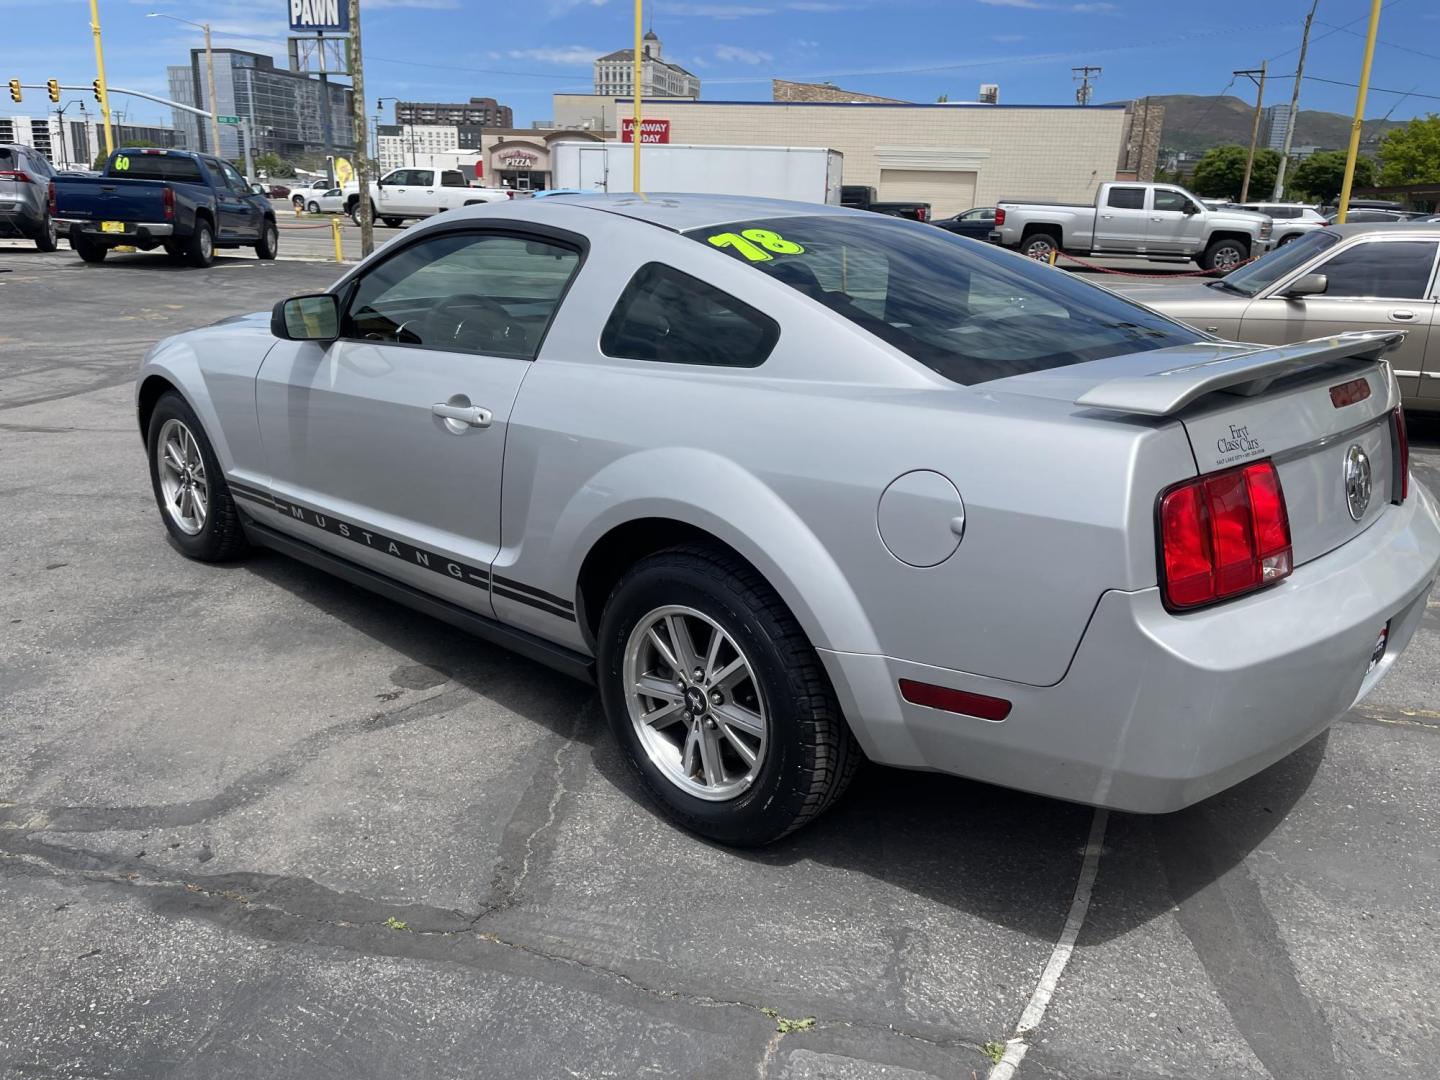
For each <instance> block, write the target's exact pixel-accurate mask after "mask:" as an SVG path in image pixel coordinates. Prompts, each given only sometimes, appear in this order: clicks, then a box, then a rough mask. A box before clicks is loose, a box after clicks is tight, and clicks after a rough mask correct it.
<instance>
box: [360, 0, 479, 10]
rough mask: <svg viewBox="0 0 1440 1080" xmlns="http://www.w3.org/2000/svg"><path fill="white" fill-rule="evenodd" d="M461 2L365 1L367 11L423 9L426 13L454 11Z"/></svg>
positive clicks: (430, 0) (428, 0)
mask: <svg viewBox="0 0 1440 1080" xmlns="http://www.w3.org/2000/svg"><path fill="white" fill-rule="evenodd" d="M459 6H460V0H365V10H366V11H377V10H380V9H382V8H422V9H424V10H426V11H454V10H455V9H456V8H458V7H459Z"/></svg>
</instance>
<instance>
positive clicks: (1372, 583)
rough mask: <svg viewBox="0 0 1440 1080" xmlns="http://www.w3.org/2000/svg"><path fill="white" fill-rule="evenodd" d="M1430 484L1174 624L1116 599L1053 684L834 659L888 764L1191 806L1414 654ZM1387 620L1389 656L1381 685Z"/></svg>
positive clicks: (1155, 604)
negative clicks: (986, 712) (1306, 557)
mask: <svg viewBox="0 0 1440 1080" xmlns="http://www.w3.org/2000/svg"><path fill="white" fill-rule="evenodd" d="M1414 490H1415V495H1413V496H1412V497H1411V499H1410V500H1409V502H1408V503H1407V504H1406V505H1405V506H1403V507H1395V508H1392V510H1391V511H1390V512H1389V513H1387V514H1386V516H1385V517H1384V518H1382V519H1381V520H1379V521H1378V522H1376V524H1375V525H1373V526H1372V527H1371V528H1370V529H1368V530H1367V531H1366V532H1365V533H1364V534H1363V535H1361V536H1359V537H1357V538H1355V539H1354V540H1352V541H1351V542H1350V543H1348V544H1346V545H1345V546H1344V547H1343V548H1340V549H1338V550H1336V551H1332V552H1330V553H1329V554H1327V555H1324V556H1322V557H1320V558H1318V559H1315V560H1313V561H1311V562H1309V563H1307V564H1306V565H1304V566H1302V567H1300V568H1299V569H1298V570H1297V571H1296V572H1295V573H1294V574H1293V575H1292V576H1291V577H1290V578H1288V579H1286V580H1285V581H1284V582H1282V583H1281V584H1280V585H1278V586H1276V587H1274V588H1272V589H1268V590H1266V591H1263V592H1260V593H1256V594H1253V595H1251V596H1249V597H1245V598H1243V599H1240V600H1236V601H1233V602H1231V603H1228V604H1222V605H1220V606H1218V607H1216V608H1213V609H1210V610H1208V611H1200V612H1195V613H1193V614H1190V615H1184V616H1175V615H1171V614H1169V613H1167V612H1166V611H1165V609H1164V607H1163V606H1162V604H1161V602H1160V596H1159V591H1158V590H1157V589H1153V588H1152V589H1145V590H1141V591H1139V592H1133V593H1125V592H1114V591H1112V592H1107V593H1105V594H1103V595H1102V596H1101V598H1100V601H1099V603H1098V604H1097V605H1096V608H1095V613H1094V615H1093V617H1092V619H1091V621H1090V625H1089V626H1088V627H1087V629H1086V631H1085V635H1084V638H1083V639H1082V641H1081V642H1080V645H1079V648H1078V649H1077V650H1076V653H1075V657H1074V659H1073V661H1072V663H1071V666H1070V669H1069V671H1068V672H1067V673H1066V675H1065V677H1064V678H1063V679H1062V680H1061V681H1060V682H1059V683H1057V684H1055V685H1054V686H1049V687H1035V686H1026V685H1022V684H1017V683H1007V682H1002V681H999V680H994V679H985V678H981V677H978V676H973V675H969V674H966V673H963V672H958V671H951V670H947V669H944V668H935V667H928V666H925V665H920V664H914V663H910V662H908V661H905V660H901V659H897V658H894V657H887V656H874V655H859V654H854V653H835V652H824V651H822V656H823V658H824V660H825V662H826V664H827V666H828V667H829V669H830V671H831V674H832V679H833V681H834V683H835V685H836V688H837V692H838V693H839V694H840V696H841V701H842V705H843V706H844V707H845V710H846V714H847V716H848V717H850V718H851V726H852V728H854V729H855V733H856V736H857V738H859V739H860V742H861V744H862V745H863V746H864V747H865V750H866V752H867V753H868V754H869V755H870V756H871V757H872V758H874V759H875V760H877V761H880V762H883V763H886V764H892V765H898V766H903V767H910V768H920V769H931V770H936V771H940V772H948V773H954V774H957V775H961V776H968V777H973V778H975V779H978V780H985V781H988V782H991V783H996V784H1003V785H1005V786H1007V787H1014V788H1020V789H1022V790H1025V791H1032V792H1036V793H1038V794H1042V795H1049V796H1054V797H1056V798H1062V799H1069V800H1073V801H1075V802H1082V803H1088V804H1091V805H1096V806H1108V807H1113V808H1115V809H1120V810H1130V811H1138V812H1142V813H1163V812H1168V811H1172V810H1178V809H1181V808H1182V807H1185V806H1188V805H1190V804H1191V803H1195V802H1198V801H1200V800H1201V799H1204V798H1206V797H1207V796H1210V795H1213V794H1214V793H1216V792H1218V791H1222V790H1224V789H1225V788H1227V787H1230V786H1231V785H1232V784H1236V783H1238V782H1239V781H1241V780H1244V779H1245V778H1246V777H1249V776H1251V775H1253V774H1254V773H1256V772H1259V771H1260V770H1261V769H1263V768H1265V767H1266V766H1268V765H1270V764H1273V763H1274V762H1276V761H1278V760H1280V759H1281V758H1282V757H1285V756H1286V755H1287V754H1289V753H1290V752H1292V751H1293V750H1295V749H1297V748H1298V747H1300V746H1302V745H1304V744H1305V743H1306V742H1308V741H1309V740H1310V739H1312V738H1314V737H1315V736H1316V735H1317V734H1319V733H1320V732H1321V731H1323V730H1325V728H1327V727H1328V726H1329V725H1330V724H1331V723H1333V722H1334V721H1335V720H1336V719H1338V718H1339V717H1340V716H1342V715H1343V714H1344V713H1345V712H1346V710H1348V709H1349V708H1350V707H1351V706H1352V705H1354V704H1355V703H1356V702H1358V701H1359V700H1360V699H1361V698H1363V697H1364V696H1365V695H1366V694H1368V693H1369V692H1370V690H1371V689H1372V688H1373V687H1374V686H1375V685H1376V683H1378V682H1379V681H1380V679H1382V678H1383V677H1384V676H1385V674H1386V672H1388V671H1389V669H1390V667H1391V666H1392V665H1393V664H1394V663H1395V660H1396V658H1397V657H1398V656H1399V655H1400V653H1401V652H1403V651H1404V649H1405V647H1406V646H1407V645H1408V644H1409V642H1410V638H1411V637H1412V635H1413V634H1414V632H1415V628H1416V627H1417V626H1418V625H1419V623H1420V620H1421V619H1422V618H1423V616H1424V614H1425V605H1426V600H1427V597H1428V596H1429V594H1430V591H1431V588H1432V586H1433V585H1434V583H1435V578H1436V574H1437V572H1440V520H1437V514H1436V507H1435V504H1434V502H1433V500H1432V499H1431V498H1430V496H1429V495H1428V494H1427V493H1425V492H1424V490H1423V489H1421V488H1419V487H1418V485H1417V486H1416V487H1415V488H1414ZM1387 624H1388V625H1389V641H1388V645H1387V649H1386V653H1385V656H1384V658H1383V659H1382V660H1381V661H1380V663H1379V664H1378V665H1377V666H1376V667H1375V668H1374V670H1371V671H1369V672H1368V673H1367V671H1366V667H1367V663H1368V660H1369V657H1370V655H1371V651H1372V649H1373V648H1374V646H1375V643H1376V639H1377V638H1378V636H1379V634H1380V631H1381V628H1382V627H1385V626H1386V625H1387ZM1017 647H1023V643H1021V644H1019V645H1017ZM901 678H907V679H916V680H920V681H922V682H931V683H936V684H939V685H943V686H951V687H954V688H956V689H960V690H968V691H972V692H975V693H981V694H988V695H991V696H994V697H1001V698H1005V699H1006V700H1009V701H1011V702H1013V705H1014V708H1013V710H1012V711H1011V713H1010V715H1009V717H1008V718H1007V719H1005V720H1003V721H1001V722H999V723H991V722H987V721H984V720H978V719H972V718H970V717H965V716H959V715H955V714H952V713H946V712H940V711H937V710H933V709H927V708H923V707H921V706H916V705H912V704H910V703H908V702H906V701H904V700H902V699H901V698H900V696H899V694H898V692H897V689H896V688H897V683H898V680H899V679H901Z"/></svg>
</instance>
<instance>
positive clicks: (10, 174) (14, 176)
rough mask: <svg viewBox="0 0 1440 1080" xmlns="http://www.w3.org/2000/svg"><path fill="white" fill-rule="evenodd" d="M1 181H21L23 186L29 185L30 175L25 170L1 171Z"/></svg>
mask: <svg viewBox="0 0 1440 1080" xmlns="http://www.w3.org/2000/svg"><path fill="white" fill-rule="evenodd" d="M0 180H19V181H20V183H22V184H28V183H30V174H29V173H28V172H26V171H25V170H24V169H0Z"/></svg>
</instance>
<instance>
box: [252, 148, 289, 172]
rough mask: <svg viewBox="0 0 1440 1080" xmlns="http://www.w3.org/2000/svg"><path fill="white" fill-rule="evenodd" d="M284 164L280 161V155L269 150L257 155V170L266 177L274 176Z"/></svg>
mask: <svg viewBox="0 0 1440 1080" xmlns="http://www.w3.org/2000/svg"><path fill="white" fill-rule="evenodd" d="M282 164H284V163H283V162H282V161H281V160H280V155H279V154H276V153H274V152H272V151H269V150H267V151H266V152H265V153H263V154H256V155H255V168H256V169H257V170H259V171H260V172H262V173H264V174H265V175H266V176H274V175H275V170H276V169H278V168H280V166H281V165H282Z"/></svg>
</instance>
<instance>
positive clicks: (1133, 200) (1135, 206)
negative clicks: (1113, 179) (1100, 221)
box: [1106, 187, 1145, 210]
mask: <svg viewBox="0 0 1440 1080" xmlns="http://www.w3.org/2000/svg"><path fill="white" fill-rule="evenodd" d="M1106 205H1107V206H1113V207H1115V208H1116V209H1118V210H1144V209H1145V189H1144V188H1138V187H1116V188H1111V189H1110V196H1109V198H1108V199H1107V200H1106Z"/></svg>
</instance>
